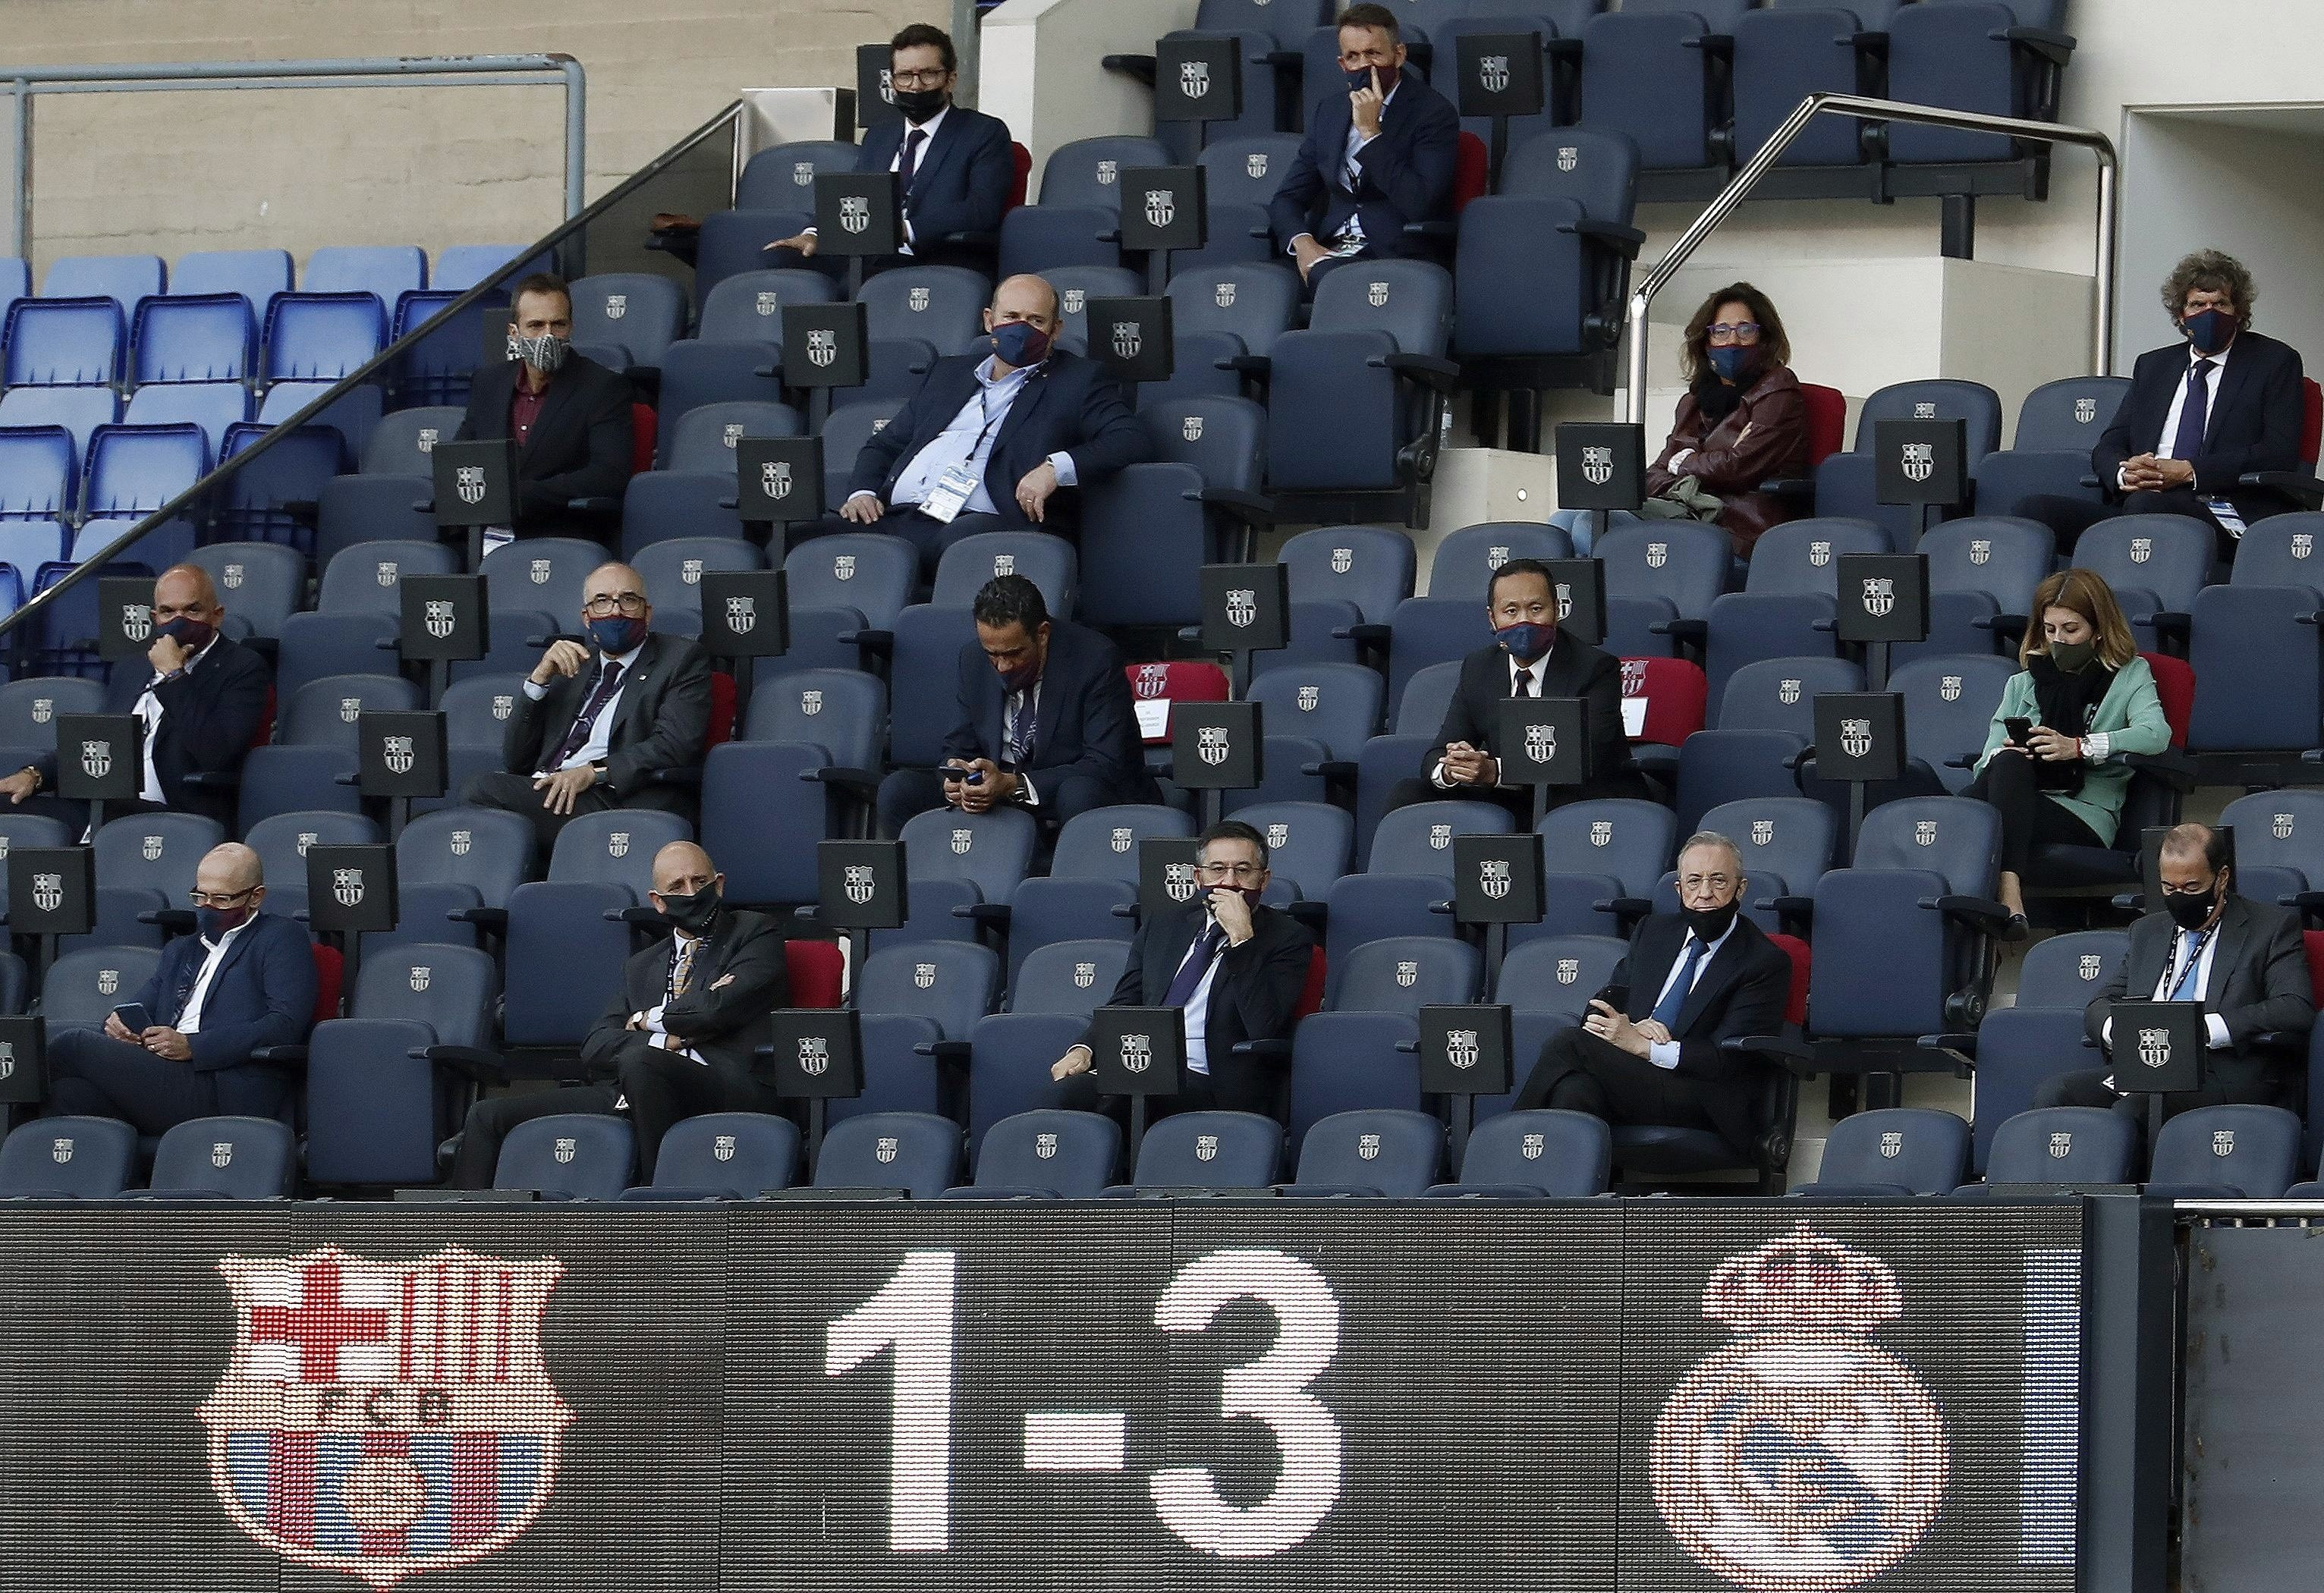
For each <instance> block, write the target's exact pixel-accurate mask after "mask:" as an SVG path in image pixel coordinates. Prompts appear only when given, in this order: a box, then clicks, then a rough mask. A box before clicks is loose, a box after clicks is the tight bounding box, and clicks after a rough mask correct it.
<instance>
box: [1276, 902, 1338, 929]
mask: <svg viewBox="0 0 2324 1593" xmlns="http://www.w3.org/2000/svg"><path fill="white" fill-rule="evenodd" d="M1283 910H1284V911H1285V912H1286V913H1288V914H1290V915H1291V916H1292V918H1293V919H1294V920H1295V921H1296V922H1297V923H1299V924H1301V925H1305V926H1306V927H1307V928H1309V929H1311V930H1315V931H1319V932H1320V931H1321V930H1322V929H1323V925H1324V922H1325V920H1327V919H1328V918H1330V917H1331V916H1332V913H1331V904H1330V903H1328V902H1323V901H1308V900H1306V899H1305V898H1301V899H1300V900H1298V901H1296V902H1292V903H1290V904H1289V905H1288V906H1286V907H1285V908H1284V909H1283Z"/></svg>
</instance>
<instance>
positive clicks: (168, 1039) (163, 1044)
mask: <svg viewBox="0 0 2324 1593" xmlns="http://www.w3.org/2000/svg"><path fill="white" fill-rule="evenodd" d="M137 1043H138V1044H139V1045H143V1046H144V1047H145V1049H146V1050H148V1051H151V1052H152V1054H154V1055H156V1056H158V1057H160V1058H161V1060H162V1061H164V1062H183V1061H185V1060H186V1058H188V1057H189V1056H191V1055H192V1054H194V1047H193V1044H192V1042H191V1041H189V1040H188V1039H187V1038H186V1036H183V1035H181V1034H180V1033H179V1032H178V1031H177V1030H175V1029H170V1028H163V1027H161V1026H160V1025H159V1024H156V1025H155V1026H154V1027H152V1028H150V1029H147V1030H146V1031H145V1032H144V1033H143V1034H142V1035H140V1036H137Z"/></svg>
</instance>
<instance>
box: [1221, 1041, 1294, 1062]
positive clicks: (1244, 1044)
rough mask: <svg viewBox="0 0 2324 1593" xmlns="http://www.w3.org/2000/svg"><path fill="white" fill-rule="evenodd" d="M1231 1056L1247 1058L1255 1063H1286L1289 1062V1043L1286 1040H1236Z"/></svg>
mask: <svg viewBox="0 0 2324 1593" xmlns="http://www.w3.org/2000/svg"><path fill="white" fill-rule="evenodd" d="M1233 1054H1235V1055H1237V1056H1248V1057H1250V1058H1251V1059H1252V1060H1253V1061H1255V1062H1281V1063H1288V1062H1289V1061H1290V1060H1291V1042H1290V1041H1288V1040H1237V1041H1236V1042H1235V1043H1234V1050H1233Z"/></svg>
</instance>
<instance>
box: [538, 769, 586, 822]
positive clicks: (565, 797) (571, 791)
mask: <svg viewBox="0 0 2324 1593" xmlns="http://www.w3.org/2000/svg"><path fill="white" fill-rule="evenodd" d="M596 783H597V767H596V765H595V764H593V763H576V764H575V765H574V766H573V767H572V768H571V769H558V771H557V772H556V773H555V774H540V775H535V776H533V777H532V788H533V789H534V790H536V791H538V792H539V793H540V805H541V806H543V807H545V808H547V809H549V812H551V813H554V814H559V815H570V814H571V813H572V811H573V799H574V798H575V797H576V796H580V795H581V793H582V792H584V791H586V790H587V789H588V788H589V787H592V786H594V785H595V784H596Z"/></svg>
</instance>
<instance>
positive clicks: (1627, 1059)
mask: <svg viewBox="0 0 2324 1593" xmlns="http://www.w3.org/2000/svg"><path fill="white" fill-rule="evenodd" d="M1742 895H1743V854H1742V852H1741V849H1739V848H1738V847H1737V845H1736V844H1735V843H1734V842H1732V841H1730V840H1729V839H1728V838H1727V837H1726V836H1724V835H1721V834H1718V833H1715V832H1713V831H1710V830H1703V831H1700V832H1698V833H1695V834H1693V835H1691V836H1689V837H1688V838H1687V843H1686V844H1685V845H1684V846H1683V847H1681V848H1680V849H1679V854H1678V898H1679V910H1678V911H1677V912H1675V913H1656V914H1655V915H1653V916H1650V917H1647V918H1645V919H1642V920H1641V921H1640V922H1639V925H1638V927H1637V930H1636V931H1634V932H1633V933H1632V934H1631V936H1630V950H1629V954H1628V956H1626V957H1624V958H1623V959H1622V962H1621V965H1620V966H1619V967H1618V968H1617V969H1615V970H1614V976H1613V978H1612V979H1610V980H1609V981H1607V985H1606V988H1605V989H1604V990H1600V991H1599V992H1598V994H1597V996H1596V998H1595V999H1592V1000H1591V1003H1590V1015H1589V1016H1588V1017H1585V1018H1583V1019H1582V1027H1579V1028H1571V1029H1561V1030H1559V1031H1558V1032H1557V1033H1556V1034H1554V1035H1552V1036H1550V1038H1549V1042H1548V1044H1546V1045H1544V1046H1543V1047H1542V1048H1541V1060H1540V1061H1538V1062H1536V1063H1535V1064H1534V1069H1533V1072H1532V1073H1530V1074H1528V1075H1527V1076H1526V1082H1525V1084H1524V1087H1523V1088H1521V1089H1520V1090H1518V1091H1517V1101H1516V1108H1517V1110H1533V1109H1535V1108H1537V1107H1553V1108H1556V1109H1559V1110H1566V1111H1579V1112H1588V1113H1589V1114H1590V1115H1591V1117H1593V1118H1601V1119H1604V1120H1605V1121H1606V1122H1608V1123H1609V1124H1611V1125H1613V1126H1614V1127H1616V1128H1623V1127H1640V1126H1654V1127H1662V1128H1710V1129H1713V1130H1716V1131H1717V1132H1718V1133H1719V1134H1720V1136H1721V1137H1724V1138H1725V1139H1726V1141H1727V1143H1728V1144H1729V1146H1732V1147H1733V1149H1734V1151H1735V1155H1736V1160H1737V1161H1738V1162H1749V1161H1751V1160H1753V1159H1754V1156H1755V1146H1754V1144H1753V1141H1754V1140H1755V1139H1756V1138H1757V1135H1758V1132H1759V1128H1758V1125H1757V1123H1756V1122H1755V1120H1754V1118H1755V1109H1756V1107H1757V1101H1758V1099H1759V1085H1760V1081H1761V1069H1760V1067H1759V1066H1758V1065H1757V1064H1750V1063H1744V1062H1738V1060H1736V1059H1735V1058H1732V1057H1729V1056H1728V1055H1727V1054H1724V1053H1723V1052H1721V1051H1720V1048H1719V1047H1720V1041H1722V1040H1726V1039H1729V1038H1731V1037H1735V1036H1742V1035H1773V1034H1778V1033H1780V1032H1782V1028H1783V1023H1784V1009H1785V1008H1786V1007H1787V1006H1788V1005H1789V1002H1790V999H1791V992H1792V960H1791V959H1790V958H1789V957H1787V956H1785V955H1784V953H1783V952H1782V950H1781V949H1780V948H1778V947H1777V946H1776V945H1775V943H1774V942H1773V941H1770V940H1769V939H1768V938H1767V937H1766V935H1763V934H1762V933H1760V930H1759V926H1758V925H1756V924H1754V923H1752V922H1751V920H1749V919H1748V918H1746V917H1744V916H1743V915H1742V912H1741V910H1740V908H1741V898H1742Z"/></svg>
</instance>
